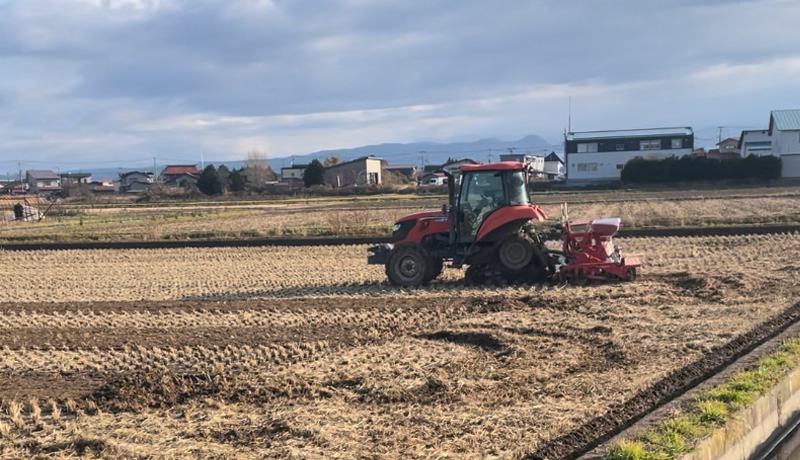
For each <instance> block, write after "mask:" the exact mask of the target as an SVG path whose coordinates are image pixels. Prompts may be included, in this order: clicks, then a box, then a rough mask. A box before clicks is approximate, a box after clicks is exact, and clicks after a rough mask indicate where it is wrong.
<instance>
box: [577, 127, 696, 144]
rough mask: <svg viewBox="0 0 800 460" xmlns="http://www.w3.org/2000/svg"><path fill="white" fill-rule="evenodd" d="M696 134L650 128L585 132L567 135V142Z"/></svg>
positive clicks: (682, 130)
mask: <svg viewBox="0 0 800 460" xmlns="http://www.w3.org/2000/svg"><path fill="white" fill-rule="evenodd" d="M691 134H694V132H693V131H692V128H690V127H688V126H686V127H681V128H648V129H621V130H615V131H584V132H580V133H567V140H568V141H574V140H581V139H609V138H615V137H647V136H689V135H691Z"/></svg>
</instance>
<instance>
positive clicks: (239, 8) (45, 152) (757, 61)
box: [0, 0, 800, 172]
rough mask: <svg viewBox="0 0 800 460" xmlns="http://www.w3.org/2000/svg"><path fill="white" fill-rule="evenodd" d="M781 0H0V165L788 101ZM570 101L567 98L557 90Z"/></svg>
mask: <svg viewBox="0 0 800 460" xmlns="http://www.w3.org/2000/svg"><path fill="white" fill-rule="evenodd" d="M798 24H800V2H796V1H783V0H761V1H726V0H706V1H697V0H647V1H642V0H614V1H610V0H608V1H607V0H495V1H491V2H488V1H477V0H475V1H472V0H404V1H396V0H392V1H388V0H387V1H379V0H294V1H291V0H219V1H212V0H0V172H1V171H3V170H16V168H17V162H22V168H23V170H24V169H36V168H47V167H52V165H55V164H61V165H75V166H80V165H85V164H91V165H94V166H112V165H114V164H123V163H126V164H130V163H131V162H132V161H134V160H137V161H138V160H140V159H150V158H153V157H158V158H159V159H163V160H167V161H189V162H195V161H199V159H200V157H201V156H202V157H204V158H205V159H206V160H207V161H208V160H239V159H244V157H245V156H246V152H248V151H251V150H259V151H262V152H264V153H266V154H267V155H268V156H269V157H272V158H275V157H282V156H288V155H292V154H304V153H309V152H313V151H317V150H323V149H337V148H348V147H358V146H362V145H368V144H379V143H387V142H400V143H405V142H417V141H435V142H452V141H470V140H477V139H480V138H485V137H497V138H500V139H508V140H514V139H519V138H521V137H523V136H525V135H528V134H537V135H539V136H542V137H544V138H545V139H547V140H548V141H550V142H553V143H554V144H556V143H560V142H562V141H563V133H564V130H565V129H567V127H568V123H569V120H570V116H569V114H570V105H571V128H572V130H574V131H582V130H603V129H627V128H647V127H660V126H692V127H693V128H694V129H695V132H696V138H697V140H696V144H697V145H712V144H714V143H715V142H716V140H717V136H718V134H719V131H718V129H717V127H718V126H724V127H725V128H724V129H723V131H722V134H723V136H735V135H738V133H739V131H741V129H743V128H758V127H766V125H767V124H768V121H769V111H770V110H773V109H785V108H800V46H798V45H799V44H800V27H798ZM570 100H571V104H570Z"/></svg>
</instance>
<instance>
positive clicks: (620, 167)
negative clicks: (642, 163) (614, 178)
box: [617, 165, 625, 171]
mask: <svg viewBox="0 0 800 460" xmlns="http://www.w3.org/2000/svg"><path fill="white" fill-rule="evenodd" d="M624 167H625V165H617V169H619V170H620V171H622V168H624Z"/></svg>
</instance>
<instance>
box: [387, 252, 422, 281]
mask: <svg viewBox="0 0 800 460" xmlns="http://www.w3.org/2000/svg"><path fill="white" fill-rule="evenodd" d="M432 274H433V261H432V260H431V257H430V255H429V254H428V251H427V250H425V248H424V247H422V246H420V245H417V244H404V245H402V246H398V247H395V248H394V249H393V250H392V253H391V254H390V255H389V260H388V261H387V262H386V276H387V277H388V278H389V281H390V282H391V283H392V284H394V285H397V286H408V287H411V286H422V285H423V284H426V283H428V282H430V280H431V279H432V278H431V277H430V276H431V275H432Z"/></svg>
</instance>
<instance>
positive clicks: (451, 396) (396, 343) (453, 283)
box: [0, 235, 800, 459]
mask: <svg viewBox="0 0 800 460" xmlns="http://www.w3.org/2000/svg"><path fill="white" fill-rule="evenodd" d="M795 241H796V236H791V235H774V236H752V237H714V238H662V239H631V240H627V241H623V240H621V241H620V242H619V243H620V245H621V246H622V247H623V250H624V251H625V252H627V253H630V254H640V255H642V256H644V259H645V261H646V262H647V264H648V265H647V267H646V268H645V269H643V270H642V276H641V277H640V279H639V280H637V281H636V282H635V283H631V284H618V285H609V286H595V287H585V288H574V287H561V286H513V287H507V288H492V289H486V288H484V289H479V288H467V287H465V286H463V285H462V283H461V281H460V277H461V276H462V272H461V271H460V270H452V269H450V270H446V271H445V274H444V276H443V279H442V280H441V281H439V282H437V283H435V284H434V285H433V286H430V287H428V288H424V289H412V290H401V289H396V288H393V287H390V286H387V285H386V284H385V283H384V282H383V279H384V275H383V272H382V269H381V268H380V267H370V266H367V265H366V263H365V255H364V253H365V248H364V247H360V246H352V247H351V246H347V247H324V248H220V249H179V250H157V251H156V250H153V251H138V250H137V251H125V250H117V251H60V252H59V251H39V252H28V253H25V252H18V253H17V252H13V253H12V252H9V253H2V252H0V264H2V266H3V267H7V268H8V269H7V270H6V272H5V279H4V290H3V291H2V293H0V397H2V398H3V402H2V410H1V411H0V454H2V455H3V456H6V457H11V458H29V457H31V456H37V455H38V456H41V457H49V456H58V455H80V454H85V453H86V452H88V451H92V452H94V453H96V454H97V455H98V456H101V457H107V458H119V457H132V458H148V457H149V458H185V457H193V458H195V457H199V458H252V457H260V458H320V459H323V458H387V459H390V458H391V459H396V458H487V457H489V458H492V457H496V458H522V457H523V456H525V455H526V454H529V453H533V452H539V453H541V452H548V451H547V449H546V447H547V446H548V445H549V444H548V442H550V441H552V440H554V439H556V438H559V437H560V436H562V435H564V434H566V433H569V432H571V431H572V430H574V429H575V428H577V427H579V426H580V425H581V424H582V423H583V422H584V421H586V420H588V419H590V418H592V417H595V416H598V415H601V414H605V413H607V412H608V411H609V410H611V409H614V408H616V407H620V406H621V405H622V404H624V403H625V402H626V401H629V400H630V399H631V398H633V397H634V396H635V395H637V394H640V393H641V392H647V391H649V389H650V388H651V387H652V385H654V384H656V383H658V382H660V381H662V379H665V378H666V376H667V375H669V374H670V372H672V371H675V370H677V369H680V368H682V367H683V366H685V365H687V364H689V363H692V362H694V361H696V360H698V359H701V358H703V357H704V356H707V355H709V354H710V353H714V351H715V349H716V348H718V347H724V346H725V345H726V344H728V343H729V342H730V341H731V340H733V339H734V338H735V337H736V336H738V335H740V334H743V333H746V332H747V331H749V330H751V329H753V328H754V327H756V326H757V325H758V324H760V323H762V322H764V321H766V320H768V319H769V318H771V317H773V316H775V315H778V314H780V313H781V312H783V311H784V310H786V309H787V308H788V307H790V306H791V305H793V304H794V303H795V302H796V300H797V299H798V292H799V291H800V287H798V286H797V285H796V284H797V283H795V282H794V280H795V278H796V276H797V273H798V272H800V262H798V260H800V259H798V256H799V255H800V254H798V250H797V249H795V247H796V244H795Z"/></svg>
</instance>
